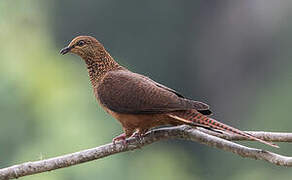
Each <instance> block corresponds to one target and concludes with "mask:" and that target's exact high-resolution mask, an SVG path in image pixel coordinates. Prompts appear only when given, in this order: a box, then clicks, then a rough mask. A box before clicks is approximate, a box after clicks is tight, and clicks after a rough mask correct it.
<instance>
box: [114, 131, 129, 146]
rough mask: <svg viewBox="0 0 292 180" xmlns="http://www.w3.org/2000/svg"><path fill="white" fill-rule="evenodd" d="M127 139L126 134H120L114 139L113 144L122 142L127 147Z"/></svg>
mask: <svg viewBox="0 0 292 180" xmlns="http://www.w3.org/2000/svg"><path fill="white" fill-rule="evenodd" d="M126 138H127V136H126V134H125V133H123V134H120V135H118V136H117V137H115V138H113V144H114V145H115V144H116V142H117V141H122V143H123V145H126V144H127V142H126Z"/></svg>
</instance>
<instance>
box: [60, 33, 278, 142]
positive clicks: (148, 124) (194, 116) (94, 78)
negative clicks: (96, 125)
mask: <svg viewBox="0 0 292 180" xmlns="http://www.w3.org/2000/svg"><path fill="white" fill-rule="evenodd" d="M68 52H71V53H74V54H76V55H79V56H80V57H81V58H82V59H83V60H84V61H85V63H86V65H87V69H88V73H89V77H90V81H91V83H92V87H93V90H94V95H95V97H96V99H97V101H98V102H99V104H100V105H101V106H102V107H103V108H104V109H105V110H106V111H107V112H108V113H109V114H110V115H112V116H113V117H114V118H116V119H117V120H118V121H119V122H120V123H121V125H122V127H123V130H124V133H123V134H121V135H119V136H117V137H115V138H114V139H113V142H114V143H115V142H116V141H120V140H122V141H123V142H124V143H125V139H126V138H128V137H131V136H135V137H141V136H143V135H144V134H145V133H146V132H147V131H148V130H149V129H151V128H154V127H158V126H163V125H173V126H177V125H182V124H187V125H191V126H195V127H196V126H199V127H203V128H207V129H211V130H212V129H213V130H215V131H217V130H219V131H226V132H229V133H234V134H238V135H241V136H244V137H246V138H248V139H251V140H256V141H259V142H262V143H264V144H267V145H270V146H273V147H278V146H277V145H275V144H272V143H270V142H266V141H264V140H262V139H259V138H256V137H254V136H253V135H251V134H248V133H245V132H243V131H240V130H238V129H236V128H233V127H231V126H228V125H225V124H223V123H221V122H218V121H216V120H214V119H212V118H210V117H209V115H211V111H210V110H209V106H208V105H207V104H205V103H202V102H199V101H193V100H191V99H187V98H185V97H184V96H183V95H181V94H180V93H178V92H176V91H175V90H173V89H170V88H168V87H166V86H164V85H162V84H159V83H157V82H155V81H153V80H152V79H150V78H148V77H146V76H143V75H141V74H137V73H133V72H131V71H129V70H128V69H126V68H125V67H123V66H121V65H119V64H118V63H117V62H116V61H115V60H114V59H113V58H112V57H111V56H110V54H109V53H108V52H107V51H106V50H105V48H104V47H103V45H102V44H101V43H100V42H99V41H97V40H96V39H95V38H93V37H90V36H78V37H76V38H74V39H73V40H72V41H71V43H70V44H69V45H68V46H67V47H65V48H63V49H62V50H61V51H60V53H61V54H66V53H68Z"/></svg>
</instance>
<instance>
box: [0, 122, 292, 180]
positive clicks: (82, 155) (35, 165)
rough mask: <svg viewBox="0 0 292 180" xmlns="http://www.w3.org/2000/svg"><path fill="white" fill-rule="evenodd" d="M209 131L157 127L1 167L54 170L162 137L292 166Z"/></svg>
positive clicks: (16, 173) (8, 171)
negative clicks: (123, 138) (139, 134)
mask: <svg viewBox="0 0 292 180" xmlns="http://www.w3.org/2000/svg"><path fill="white" fill-rule="evenodd" d="M210 133H212V132H210V131H204V132H202V131H201V129H194V128H191V127H189V126H186V125H183V126H177V127H168V128H161V129H156V130H153V131H150V132H148V133H147V134H146V135H145V137H143V139H141V140H137V139H135V138H129V139H127V144H128V145H127V146H123V144H121V143H117V144H116V145H113V144H112V143H110V144H106V145H103V146H99V147H96V148H92V149H87V150H84V151H80V152H75V153H72V154H67V155H63V156H59V157H55V158H51V159H46V160H40V161H35V162H27V163H23V164H19V165H14V166H11V167H7V168H3V169H0V180H4V179H5V180H6V179H14V178H18V177H22V176H27V175H32V174H37V173H41V172H46V171H51V170H55V169H59V168H64V167H69V166H73V165H76V164H80V163H84V162H88V161H92V160H96V159H100V158H103V157H106V156H110V155H113V154H117V153H120V152H125V151H130V150H134V149H138V148H141V147H142V146H145V145H148V144H151V143H154V142H157V141H159V140H163V139H183V140H191V141H196V142H199V143H202V144H205V145H208V146H211V147H216V148H218V149H222V150H224V151H228V152H232V153H235V154H238V155H240V156H242V157H248V158H252V159H260V160H265V161H267V162H269V163H272V164H275V165H279V166H292V157H286V156H282V155H279V154H275V153H272V152H269V151H265V150H260V149H255V148H249V147H246V146H243V145H239V144H236V143H233V142H230V141H228V140H225V139H222V138H219V137H215V136H213V135H216V136H221V137H223V138H226V139H229V140H246V139H244V138H242V137H238V136H234V135H229V134H217V133H215V134H213V133H212V135H210ZM249 133H251V134H253V135H255V136H257V137H264V139H265V140H271V141H272V140H273V141H283V142H291V140H292V133H267V132H249Z"/></svg>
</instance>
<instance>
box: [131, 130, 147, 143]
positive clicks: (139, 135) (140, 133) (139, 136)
mask: <svg viewBox="0 0 292 180" xmlns="http://www.w3.org/2000/svg"><path fill="white" fill-rule="evenodd" d="M146 132H147V130H141V129H137V130H136V132H135V133H133V134H132V136H131V137H133V138H136V139H137V140H138V142H139V144H140V145H142V140H143V136H144V135H145V133H146Z"/></svg>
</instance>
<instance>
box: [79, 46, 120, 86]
mask: <svg viewBox="0 0 292 180" xmlns="http://www.w3.org/2000/svg"><path fill="white" fill-rule="evenodd" d="M94 49H95V50H94V51H93V52H94V54H84V55H82V56H81V57H82V58H83V59H84V61H85V62H86V65H87V70H88V73H89V78H90V81H91V84H92V86H93V88H95V87H97V86H98V84H99V83H100V81H101V80H102V78H103V77H104V75H105V74H106V73H107V72H109V71H112V70H118V69H125V68H124V67H122V66H120V65H119V64H118V63H117V62H116V61H115V60H114V59H113V58H112V57H111V56H110V54H109V53H108V52H107V51H106V50H105V48H104V47H103V46H102V45H101V44H98V45H97V46H95V47H94Z"/></svg>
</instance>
